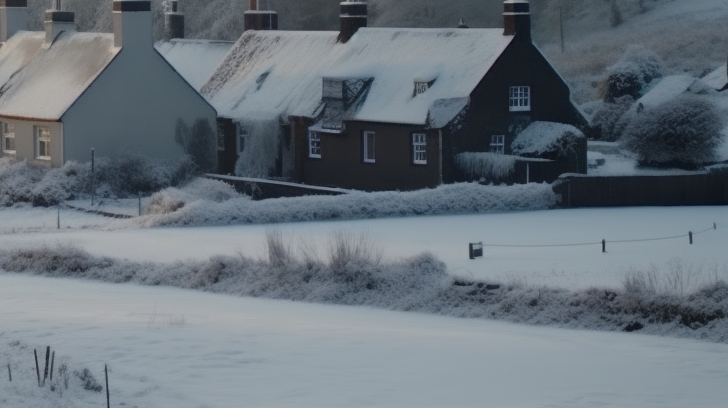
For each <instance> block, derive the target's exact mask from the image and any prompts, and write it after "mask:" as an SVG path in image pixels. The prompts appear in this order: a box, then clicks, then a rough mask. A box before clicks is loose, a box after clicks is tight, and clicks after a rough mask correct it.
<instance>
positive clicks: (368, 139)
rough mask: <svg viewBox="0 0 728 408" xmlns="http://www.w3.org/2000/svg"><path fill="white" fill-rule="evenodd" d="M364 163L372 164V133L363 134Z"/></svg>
mask: <svg viewBox="0 0 728 408" xmlns="http://www.w3.org/2000/svg"><path fill="white" fill-rule="evenodd" d="M363 139H364V140H363V142H364V163H374V162H375V160H374V132H364V138H363Z"/></svg>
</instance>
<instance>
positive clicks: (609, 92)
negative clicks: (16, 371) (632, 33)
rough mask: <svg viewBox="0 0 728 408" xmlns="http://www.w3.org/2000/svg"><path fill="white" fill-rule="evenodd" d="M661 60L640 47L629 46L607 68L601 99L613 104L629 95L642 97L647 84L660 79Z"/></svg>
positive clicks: (651, 52)
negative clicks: (617, 59)
mask: <svg viewBox="0 0 728 408" xmlns="http://www.w3.org/2000/svg"><path fill="white" fill-rule="evenodd" d="M662 65H663V62H662V59H661V58H660V57H659V56H658V55H657V54H655V53H654V52H653V51H651V50H649V49H647V48H646V47H644V46H642V45H630V46H629V47H627V50H626V51H625V52H624V55H622V58H620V59H619V61H617V62H616V63H615V64H614V65H612V66H610V67H608V68H607V79H606V81H605V83H604V91H603V92H604V95H603V99H604V100H605V101H607V102H614V101H615V100H616V99H617V98H619V97H622V96H625V95H629V96H631V97H633V98H637V97H639V96H640V95H642V93H643V90H644V88H645V86H646V85H647V84H649V83H650V82H652V80H653V79H656V78H660V77H662Z"/></svg>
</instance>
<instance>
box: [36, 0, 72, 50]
mask: <svg viewBox="0 0 728 408" xmlns="http://www.w3.org/2000/svg"><path fill="white" fill-rule="evenodd" d="M43 25H44V26H45V43H46V44H52V43H53V41H54V40H55V39H56V37H58V34H60V33H62V32H64V31H76V22H75V15H74V13H73V12H72V11H63V2H62V1H61V0H53V8H52V9H50V10H46V12H45V21H44V22H43Z"/></svg>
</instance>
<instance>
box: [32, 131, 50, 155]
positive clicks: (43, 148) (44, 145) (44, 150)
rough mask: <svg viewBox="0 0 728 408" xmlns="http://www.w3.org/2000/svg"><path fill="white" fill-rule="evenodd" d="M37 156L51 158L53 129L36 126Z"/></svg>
mask: <svg viewBox="0 0 728 408" xmlns="http://www.w3.org/2000/svg"><path fill="white" fill-rule="evenodd" d="M35 158H36V159H40V160H50V159H51V130H50V129H49V128H47V127H40V126H36V127H35Z"/></svg>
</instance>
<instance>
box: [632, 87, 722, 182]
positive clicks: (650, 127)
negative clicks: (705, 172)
mask: <svg viewBox="0 0 728 408" xmlns="http://www.w3.org/2000/svg"><path fill="white" fill-rule="evenodd" d="M723 127H724V125H723V120H722V118H721V117H720V115H719V113H718V110H717V108H716V107H715V105H713V104H712V103H711V102H710V101H707V100H705V99H703V98H700V97H697V96H693V95H682V96H679V97H677V98H675V99H673V100H672V101H669V102H666V103H663V104H662V105H659V106H657V107H655V108H653V109H646V110H644V111H643V112H642V113H640V114H639V115H637V116H636V117H635V118H634V119H633V120H632V121H631V122H630V124H629V125H628V126H627V128H626V129H625V132H624V136H623V137H622V140H621V142H622V146H623V147H624V148H625V149H627V150H630V151H632V152H633V153H635V154H636V155H637V160H638V162H639V163H640V164H642V165H650V166H660V167H672V166H674V167H680V168H687V169H694V168H696V167H699V166H701V165H703V164H706V163H710V162H711V161H713V160H715V158H716V150H717V149H718V147H719V146H721V145H722V144H723V141H724V138H725V136H724V135H723V134H722V133H721V130H722V129H723Z"/></svg>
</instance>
